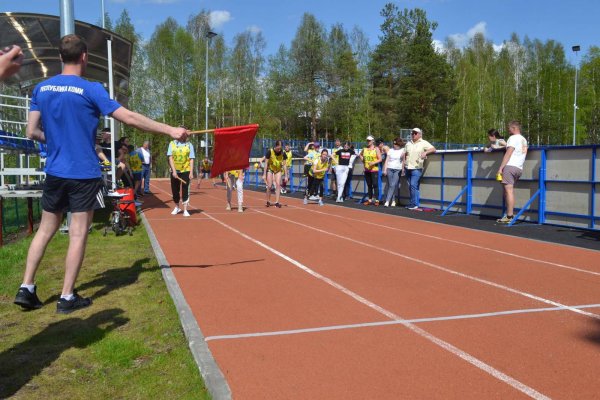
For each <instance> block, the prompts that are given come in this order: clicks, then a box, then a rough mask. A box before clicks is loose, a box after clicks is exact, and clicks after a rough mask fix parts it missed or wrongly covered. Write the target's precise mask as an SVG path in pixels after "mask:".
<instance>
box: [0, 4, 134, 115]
mask: <svg viewBox="0 0 600 400" xmlns="http://www.w3.org/2000/svg"><path fill="white" fill-rule="evenodd" d="M0 32H2V43H1V45H2V46H3V47H4V46H8V45H12V44H16V45H18V46H20V47H21V48H22V49H23V53H24V54H25V59H24V60H23V65H22V66H21V69H20V70H19V72H18V73H17V74H16V75H14V76H13V77H11V78H10V79H9V80H8V81H6V82H5V83H7V84H11V85H16V86H18V87H19V88H20V90H21V93H22V94H23V95H25V94H31V92H32V90H33V88H34V87H35V85H36V84H37V83H39V82H40V81H42V80H44V79H46V78H49V77H51V76H54V75H58V74H60V72H61V70H62V65H61V61H60V56H59V54H58V43H59V41H60V18H59V17H58V16H54V15H45V14H31V13H16V12H15V13H13V12H2V13H0ZM75 33H76V34H77V35H79V36H81V37H83V38H84V39H85V41H86V43H87V46H88V53H89V57H88V66H87V69H86V73H85V78H86V79H90V80H92V81H97V82H101V83H103V84H104V85H105V87H108V49H107V45H106V40H107V39H108V38H110V39H111V40H112V60H113V82H114V91H115V99H116V100H117V101H119V102H120V103H121V104H124V105H126V104H127V100H128V97H127V92H128V90H127V89H128V87H129V72H130V68H131V57H132V48H133V44H132V43H131V42H130V41H129V40H127V39H125V38H123V37H121V36H119V35H117V34H115V33H114V32H111V31H108V30H105V29H102V28H100V27H98V26H95V25H91V24H88V23H85V22H81V21H75Z"/></svg>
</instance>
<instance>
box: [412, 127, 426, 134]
mask: <svg viewBox="0 0 600 400" xmlns="http://www.w3.org/2000/svg"><path fill="white" fill-rule="evenodd" d="M412 132H419V133H420V134H421V135H422V134H423V131H422V130H420V129H419V128H413V130H412Z"/></svg>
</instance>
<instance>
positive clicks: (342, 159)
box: [335, 142, 356, 203]
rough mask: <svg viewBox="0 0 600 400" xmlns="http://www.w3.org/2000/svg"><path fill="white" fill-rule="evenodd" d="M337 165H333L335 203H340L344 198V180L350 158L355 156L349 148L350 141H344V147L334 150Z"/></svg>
mask: <svg viewBox="0 0 600 400" xmlns="http://www.w3.org/2000/svg"><path fill="white" fill-rule="evenodd" d="M335 155H336V157H337V160H338V161H337V166H336V167H335V175H336V181H337V189H338V191H337V199H336V200H335V202H336V203H342V202H343V201H344V200H343V199H342V198H343V197H344V191H345V188H346V180H347V179H348V172H349V171H350V160H351V159H352V157H353V156H354V157H356V156H355V154H354V151H353V150H352V149H351V148H350V143H348V142H345V143H344V147H342V148H341V149H339V150H337V151H336V154H335Z"/></svg>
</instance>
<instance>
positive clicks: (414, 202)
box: [406, 169, 423, 207]
mask: <svg viewBox="0 0 600 400" xmlns="http://www.w3.org/2000/svg"><path fill="white" fill-rule="evenodd" d="M422 175H423V170H422V169H407V170H406V180H407V181H408V188H409V189H410V203H409V204H408V206H409V207H419V197H420V193H419V185H420V184H421V182H420V181H421V176H422Z"/></svg>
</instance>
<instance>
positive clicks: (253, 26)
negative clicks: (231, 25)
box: [246, 25, 262, 33]
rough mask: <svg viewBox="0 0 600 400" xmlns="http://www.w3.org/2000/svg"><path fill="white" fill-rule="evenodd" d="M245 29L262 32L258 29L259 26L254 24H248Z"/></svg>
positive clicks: (251, 31)
mask: <svg viewBox="0 0 600 400" xmlns="http://www.w3.org/2000/svg"><path fill="white" fill-rule="evenodd" d="M246 30H247V31H248V32H250V33H260V32H262V29H260V27H259V26H256V25H250V26H249V27H248V28H246Z"/></svg>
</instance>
